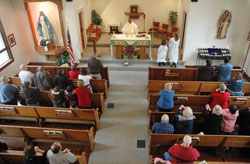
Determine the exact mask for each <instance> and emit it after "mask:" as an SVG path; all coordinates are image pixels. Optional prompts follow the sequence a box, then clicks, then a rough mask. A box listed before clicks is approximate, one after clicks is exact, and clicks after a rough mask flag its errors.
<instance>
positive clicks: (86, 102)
mask: <svg viewBox="0 0 250 164" xmlns="http://www.w3.org/2000/svg"><path fill="white" fill-rule="evenodd" d="M77 87H78V88H76V89H75V91H76V95H77V97H78V105H79V107H80V108H91V101H90V98H89V94H90V93H91V92H90V90H89V88H88V86H85V85H84V81H83V80H78V82H77Z"/></svg>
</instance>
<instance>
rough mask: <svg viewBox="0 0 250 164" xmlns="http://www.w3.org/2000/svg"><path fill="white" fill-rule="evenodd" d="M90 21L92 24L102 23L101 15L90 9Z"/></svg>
mask: <svg viewBox="0 0 250 164" xmlns="http://www.w3.org/2000/svg"><path fill="white" fill-rule="evenodd" d="M91 21H92V23H93V24H94V25H97V26H100V25H101V24H102V18H101V16H100V15H99V14H98V13H97V12H96V11H95V10H92V11H91Z"/></svg>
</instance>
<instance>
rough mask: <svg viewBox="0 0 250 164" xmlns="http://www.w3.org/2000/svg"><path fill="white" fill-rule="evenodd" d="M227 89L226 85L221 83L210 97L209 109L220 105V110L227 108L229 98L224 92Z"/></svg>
mask: <svg viewBox="0 0 250 164" xmlns="http://www.w3.org/2000/svg"><path fill="white" fill-rule="evenodd" d="M226 89H227V87H226V85H225V84H223V83H221V84H220V86H219V88H218V89H216V90H215V91H213V93H212V94H211V97H212V98H213V100H212V102H211V103H210V107H211V109H213V108H214V107H215V105H220V106H221V108H222V109H226V108H228V99H229V96H230V93H229V92H225V91H226Z"/></svg>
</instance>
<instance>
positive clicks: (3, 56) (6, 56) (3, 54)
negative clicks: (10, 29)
mask: <svg viewBox="0 0 250 164" xmlns="http://www.w3.org/2000/svg"><path fill="white" fill-rule="evenodd" d="M13 61H14V58H13V56H12V53H11V50H10V46H9V43H8V41H7V37H6V34H5V32H4V29H3V25H2V22H1V19H0V71H1V70H3V69H4V68H5V67H7V66H8V65H9V64H10V63H12V62H13Z"/></svg>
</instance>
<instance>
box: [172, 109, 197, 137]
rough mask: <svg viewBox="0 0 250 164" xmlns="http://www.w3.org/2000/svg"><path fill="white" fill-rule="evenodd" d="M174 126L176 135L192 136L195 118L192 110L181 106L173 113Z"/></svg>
mask: <svg viewBox="0 0 250 164" xmlns="http://www.w3.org/2000/svg"><path fill="white" fill-rule="evenodd" d="M175 119H176V125H175V133H177V134H192V133H193V124H194V120H195V119H196V117H195V116H194V115H193V110H192V109H191V108H190V107H188V106H186V107H185V106H184V105H181V106H180V107H179V109H178V110H177V111H176V113H175Z"/></svg>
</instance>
